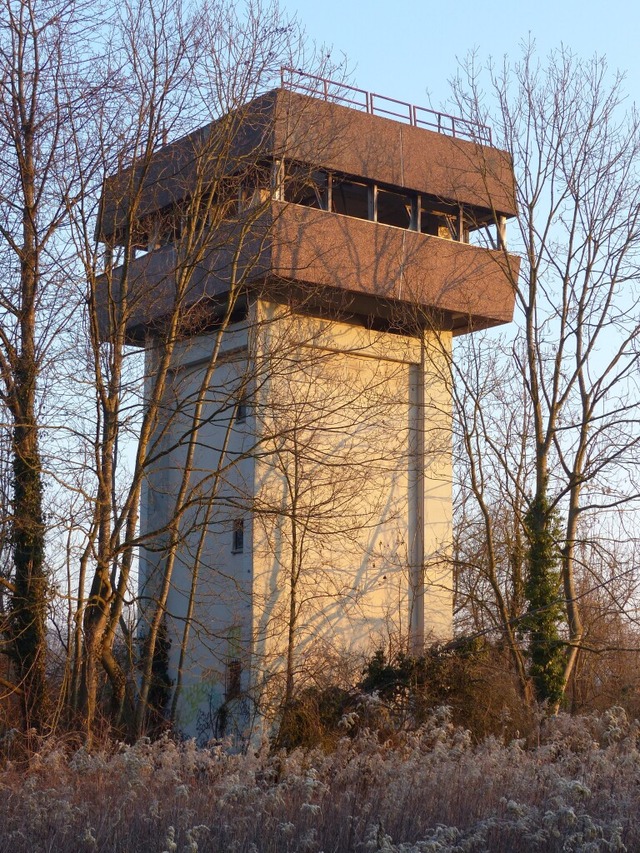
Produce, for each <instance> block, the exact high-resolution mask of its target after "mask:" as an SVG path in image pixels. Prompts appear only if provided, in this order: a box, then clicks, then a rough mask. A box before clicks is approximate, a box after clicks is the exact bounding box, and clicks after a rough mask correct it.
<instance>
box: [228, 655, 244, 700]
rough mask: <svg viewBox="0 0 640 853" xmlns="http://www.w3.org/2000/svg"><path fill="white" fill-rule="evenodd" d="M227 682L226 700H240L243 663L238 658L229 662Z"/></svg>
mask: <svg viewBox="0 0 640 853" xmlns="http://www.w3.org/2000/svg"><path fill="white" fill-rule="evenodd" d="M225 682H226V683H225V691H224V698H225V700H226V701H227V702H228V701H229V700H230V699H238V698H239V696H240V694H241V693H242V662H241V661H239V660H238V659H237V658H234V659H233V660H230V661H228V663H227V671H226V678H225Z"/></svg>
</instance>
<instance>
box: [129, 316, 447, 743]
mask: <svg viewBox="0 0 640 853" xmlns="http://www.w3.org/2000/svg"><path fill="white" fill-rule="evenodd" d="M449 345H450V335H447V334H445V335H442V334H441V333H439V334H436V333H430V332H428V333H426V334H425V335H424V336H422V338H412V337H407V336H402V335H398V334H391V333H388V332H386V333H383V332H375V331H371V330H367V329H364V328H361V327H354V326H352V325H349V324H346V323H343V322H337V321H328V320H321V319H314V318H310V317H306V316H304V315H300V314H292V313H291V312H290V311H289V310H288V309H285V308H283V307H282V306H279V305H275V304H273V303H268V302H264V301H256V302H255V303H254V304H253V305H252V306H251V308H250V311H249V317H248V320H247V322H246V323H244V324H243V325H242V327H239V328H238V329H237V330H236V331H234V332H232V333H231V334H229V332H227V333H225V339H224V344H223V347H222V349H221V350H220V352H219V353H218V354H217V355H216V360H215V365H214V366H213V370H212V372H211V375H207V372H208V371H209V369H210V359H211V355H212V352H213V349H214V347H215V341H214V338H213V336H210V337H202V338H199V339H193V340H191V341H189V342H188V343H185V344H184V345H182V347H181V349H180V351H179V352H178V353H177V354H176V356H175V370H174V372H173V387H172V388H171V390H170V391H169V392H168V393H167V403H166V408H165V413H166V423H165V424H163V425H160V427H159V430H158V435H159V436H160V435H161V438H160V439H159V441H160V443H161V444H162V447H163V449H164V450H165V451H166V456H164V457H163V459H162V462H161V464H159V465H158V466H156V467H155V468H154V470H153V471H152V473H151V475H150V477H149V480H148V483H147V490H146V495H145V501H144V507H143V513H144V515H143V521H142V523H143V526H145V527H146V529H147V530H152V529H153V526H154V525H156V527H158V529H159V534H158V540H157V542H158V543H159V544H161V539H162V532H161V530H160V528H161V526H162V519H166V523H168V522H169V520H170V519H171V517H172V515H173V513H174V502H175V499H176V495H177V492H178V490H179V488H180V482H181V481H182V478H183V476H184V471H185V469H186V468H187V467H189V468H190V470H191V474H190V475H189V486H188V488H189V500H188V501H187V504H188V505H189V509H188V511H187V512H185V513H184V517H183V519H182V521H181V537H180V543H179V546H178V548H177V554H176V561H175V567H174V570H173V577H172V589H171V593H170V595H169V599H168V614H169V618H168V625H169V634H170V638H171V649H170V671H171V675H172V678H174V679H175V678H176V677H177V675H178V670H179V669H180V647H181V645H183V644H184V650H183V667H182V674H181V678H182V688H183V689H182V698H181V701H180V713H179V724H180V726H181V728H182V729H183V730H184V731H186V732H188V733H190V734H201V735H202V734H204V733H205V730H206V726H207V724H210V725H213V723H214V722H215V721H214V720H213V717H212V713H213V715H214V716H215V709H217V708H218V707H219V706H221V705H222V704H223V703H224V701H225V698H229V695H228V694H229V691H230V684H229V681H230V678H233V679H237V678H238V677H239V678H240V682H241V683H240V688H241V690H240V691H239V692H241V693H242V694H243V695H244V696H245V697H246V704H245V712H249V711H250V706H252V703H253V702H254V701H256V702H258V704H259V705H261V706H262V707H265V705H266V706H267V707H268V706H269V705H270V704H271V703H275V702H276V701H277V697H278V696H281V695H282V690H283V686H284V679H285V675H286V671H287V667H288V668H289V669H290V670H291V671H292V672H293V673H294V674H295V677H296V680H299V679H300V678H301V677H302V678H304V677H306V676H308V675H310V674H311V672H312V669H313V667H318V666H321V665H322V661H323V659H324V660H325V661H326V660H329V659H333V660H335V659H336V656H341V655H354V654H359V655H366V654H371V653H372V652H374V651H375V650H376V648H380V647H384V648H388V647H389V645H392V646H393V647H405V648H407V647H410V648H414V649H415V650H419V649H421V648H422V646H423V643H424V641H425V639H426V640H427V641H429V640H436V639H446V638H447V637H449V636H450V635H451V618H452V617H451V614H452V589H451V580H450V578H451V563H450V548H451V452H450V451H451V447H450V444H451V424H450V403H449V393H448V382H449V374H448V355H449ZM212 364H213V363H212ZM150 367H151V365H150ZM203 384H204V385H206V387H207V388H210V389H211V390H210V391H207V392H206V394H205V403H204V406H203V408H202V411H201V412H200V424H201V425H200V427H199V430H198V435H197V439H196V440H195V442H192V446H191V452H192V454H193V455H192V456H191V457H190V460H188V459H187V455H188V453H189V452H190V450H189V440H190V439H193V429H192V424H193V415H194V407H195V406H196V405H197V401H198V399H199V398H200V396H201V388H202V387H203ZM238 400H241V401H242V409H241V412H240V414H241V417H240V418H239V417H238V405H237V403H238ZM240 531H241V541H240V540H239V533H240ZM164 560H166V557H165V556H164V555H162V551H160V552H159V554H158V557H157V558H154V555H153V553H152V551H147V552H146V558H145V562H144V565H145V566H146V574H147V576H148V577H149V578H150V581H149V586H148V590H149V594H153V593H152V585H153V577H154V574H156V573H157V574H162V573H163V571H164V568H165V567H164V566H163V565H162V562H163V561H164ZM154 569H155V570H156V571H154ZM194 571H195V572H196V573H197V587H198V588H197V595H195V596H193V595H192V592H193V590H192V584H193V581H194ZM190 598H192V601H191V606H192V607H193V610H192V611H190V609H189V608H190ZM189 615H190V621H192V622H193V625H192V627H191V631H190V636H189V638H188V639H187V641H186V643H184V640H185V638H184V626H185V624H187V618H188V617H189ZM232 661H233V662H234V663H233V666H234V667H236V670H235V671H234V672H233V673H232V674H231V675H230V672H229V667H230V663H231V662H232ZM238 673H239V674H238ZM232 689H233V690H235V685H232ZM212 720H213V722H212ZM244 722H246V719H245V720H244ZM212 733H213V732H209V735H210V734H212Z"/></svg>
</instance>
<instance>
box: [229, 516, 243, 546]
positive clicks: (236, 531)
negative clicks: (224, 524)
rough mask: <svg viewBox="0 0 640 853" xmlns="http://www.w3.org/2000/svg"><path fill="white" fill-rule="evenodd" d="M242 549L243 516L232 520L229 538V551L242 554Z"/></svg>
mask: <svg viewBox="0 0 640 853" xmlns="http://www.w3.org/2000/svg"><path fill="white" fill-rule="evenodd" d="M243 551H244V518H236V519H234V521H233V536H232V540H231V552H232V553H233V554H242V552H243Z"/></svg>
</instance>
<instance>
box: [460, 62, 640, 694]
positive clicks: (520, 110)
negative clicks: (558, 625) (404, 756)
mask: <svg viewBox="0 0 640 853" xmlns="http://www.w3.org/2000/svg"><path fill="white" fill-rule="evenodd" d="M486 74H487V81H488V86H487V90H486V91H485V90H484V89H483V88H482V87H483V81H484V79H485V78H484V77H483V74H482V70H481V69H479V68H478V67H477V66H476V65H475V62H474V60H473V58H472V60H471V61H470V62H469V63H468V64H467V65H466V66H465V68H464V69H463V73H462V74H461V76H460V77H459V78H458V79H457V80H456V81H454V97H455V100H456V103H457V105H458V107H459V108H461V109H463V110H466V112H467V114H468V115H473V116H475V117H477V116H479V115H482V116H483V117H485V118H486V117H487V115H490V117H491V122H492V124H493V126H494V128H495V131H496V135H497V144H498V145H499V146H501V147H504V148H505V149H506V150H507V151H508V152H509V153H510V154H511V155H512V157H513V160H514V166H515V171H516V195H517V200H518V206H519V225H518V227H517V228H516V229H515V233H514V229H512V231H511V234H510V241H511V249H512V250H513V249H514V248H515V249H516V250H517V251H518V252H519V253H520V255H521V258H522V266H521V270H520V276H519V278H516V277H515V276H514V277H513V287H514V290H515V292H516V299H517V312H518V316H517V329H516V333H515V335H514V336H513V339H511V340H510V339H506V338H502V339H498V338H495V337H491V336H490V337H488V338H487V340H486V341H484V342H483V346H482V350H481V351H480V350H479V348H478V343H477V342H475V341H474V342H471V346H472V347H473V351H471V352H469V353H468V355H467V357H466V358H465V355H464V353H463V351H462V347H461V348H460V350H459V358H458V359H457V360H456V364H458V365H462V364H464V363H465V362H466V363H467V364H470V365H471V366H472V367H473V370H474V371H475V373H476V375H475V376H473V377H472V376H471V375H469V374H467V375H464V371H460V372H459V375H458V379H459V382H458V385H457V387H458V389H459V393H458V395H457V404H458V413H459V415H460V423H461V441H462V444H463V446H464V450H465V453H466V457H467V462H466V463H465V464H464V465H463V468H462V470H464V471H465V472H466V477H465V481H464V483H463V484H462V492H463V494H465V495H468V496H469V497H470V498H472V499H473V500H474V501H475V505H476V510H474V511H473V513H472V515H475V516H476V517H477V518H480V519H481V525H482V529H483V532H482V537H483V539H484V548H485V549H486V551H485V554H486V556H485V555H483V557H482V561H483V565H484V569H483V571H484V577H485V578H486V580H487V582H488V588H489V589H490V591H491V595H492V601H493V602H494V605H495V606H496V608H497V613H498V624H499V626H500V628H499V630H500V632H501V633H502V634H503V635H504V636H505V637H506V638H507V642H508V644H509V646H510V648H512V651H513V655H514V659H515V662H516V665H517V669H518V673H519V675H520V678H521V681H522V680H523V659H522V651H521V646H520V641H519V639H518V636H517V633H518V632H517V626H518V619H520V618H521V617H522V616H523V615H524V610H525V606H524V603H523V599H522V588H523V587H522V585H523V583H525V584H526V582H527V577H529V578H530V577H531V572H532V567H533V565H534V562H533V561H534V559H535V558H534V557H533V556H532V555H533V554H534V552H536V548H538V547H539V543H540V542H541V541H543V540H544V539H545V537H547V540H548V541H549V543H550V545H549V548H550V550H549V551H548V554H549V555H550V557H549V560H550V562H549V563H548V568H549V572H551V574H549V575H548V576H547V580H548V581H549V583H550V588H552V587H553V565H552V564H553V561H554V560H556V558H557V561H558V582H559V584H560V587H559V589H558V590H557V593H554V594H552V595H550V596H548V599H547V602H546V605H541V606H542V608H543V609H545V608H547V607H548V608H554V607H556V605H557V602H558V598H559V600H560V603H561V605H562V610H563V613H564V617H563V620H562V621H563V626H564V627H563V636H562V641H560V640H558V641H557V642H555V641H552V642H551V644H550V645H549V647H548V658H547V664H548V666H549V667H552V666H555V664H553V661H554V660H556V661H558V660H560V657H561V663H562V666H561V669H560V671H559V672H558V674H557V676H555V687H554V688H553V689H551V692H545V691H546V688H544V687H542V686H541V684H542V682H540V683H538V688H539V689H538V696H539V698H545V696H546V697H548V698H550V700H551V704H552V706H553V707H557V704H558V701H559V696H560V695H561V694H562V693H563V692H564V690H566V687H567V684H568V682H569V679H570V677H571V674H572V671H573V668H574V665H575V661H576V656H577V654H578V652H579V649H580V647H581V644H582V642H583V639H584V628H583V623H582V618H581V612H580V590H579V579H580V576H581V574H582V567H581V565H580V559H579V556H578V555H579V546H580V544H581V540H582V537H583V536H585V535H587V534H586V531H585V527H584V526H581V519H582V518H583V516H584V515H585V514H586V513H589V514H590V515H591V517H592V518H593V517H595V516H596V515H597V516H598V517H599V518H601V519H602V520H604V519H606V518H607V517H608V516H609V515H610V514H611V512H612V511H614V510H616V509H617V508H619V507H621V506H625V507H627V508H628V509H630V508H631V507H632V506H635V502H636V501H637V498H638V483H637V476H636V471H635V468H634V465H633V459H634V456H635V455H636V454H637V447H638V442H639V440H640V435H639V430H638V404H639V397H638V383H637V365H638V331H639V328H638V305H639V298H640V294H639V292H638V284H637V270H638V265H637V264H638V248H639V237H640V232H639V220H638V211H639V202H640V184H639V183H638V164H639V154H640V148H639V146H640V126H639V124H638V118H637V116H636V114H635V111H633V110H631V111H627V112H625V108H624V103H623V100H624V93H623V90H622V78H621V77H620V76H619V75H613V76H612V75H610V73H609V72H608V69H607V66H606V63H605V62H604V60H602V59H598V58H594V59H592V60H590V61H586V62H584V61H580V60H578V59H576V58H575V57H574V56H573V55H572V54H571V53H570V52H569V51H567V50H564V49H562V50H558V51H555V52H554V53H552V54H551V56H550V57H549V59H548V61H547V63H546V65H544V66H543V65H542V64H541V63H540V62H539V61H538V60H537V58H536V55H535V51H534V49H533V48H532V47H531V46H529V47H525V48H524V50H523V54H522V57H521V59H520V60H519V61H518V62H516V63H515V64H513V65H512V64H510V63H508V62H505V64H504V65H503V66H502V67H496V66H494V65H489V66H488V67H487V69H486ZM494 107H495V108H494ZM478 358H480V359H481V360H482V361H481V363H479V362H478ZM480 404H482V409H483V412H482V413H480ZM489 471H490V472H491V478H488V477H487V474H488V472H489ZM465 500H466V498H465ZM466 505H467V507H469V506H470V505H469V504H468V503H467V504H466ZM530 507H531V508H537V510H536V511H535V512H533V513H530V515H529V522H528V525H527V526H526V528H525V527H524V526H523V525H524V520H525V515H526V513H527V510H528V508H530ZM509 517H510V519H511V520H510V521H508V522H507V521H505V519H507V518H509ZM556 524H559V525H560V527H559V533H555V532H554V529H555V527H556ZM507 528H508V529H509V530H510V534H509V537H508V538H505V536H504V531H505V530H506V529H507ZM588 536H589V537H593V536H595V537H596V538H597V533H594V529H593V526H590V529H589V533H588ZM498 540H501V542H502V548H501V550H500V551H498V550H497V548H496V543H497V541H498ZM536 553H537V552H536ZM554 553H555V556H554ZM467 577H469V575H467ZM485 589H487V587H486V586H485ZM509 596H511V599H512V601H513V602H514V603H515V605H516V607H515V609H514V608H512V607H510V606H509V604H508V601H507V599H508V598H509ZM532 615H534V616H535V613H533V611H532V609H531V607H529V618H530V617H531V616H532ZM521 627H523V626H522V624H521ZM530 640H531V643H530V648H529V654H531V653H535V648H533V649H532V648H531V647H532V646H534V647H535V645H536V643H535V639H534V634H533V632H531V633H530ZM523 686H524V684H523ZM547 687H548V685H547Z"/></svg>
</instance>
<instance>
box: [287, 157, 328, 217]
mask: <svg viewBox="0 0 640 853" xmlns="http://www.w3.org/2000/svg"><path fill="white" fill-rule="evenodd" d="M327 183H328V181H327V173H326V172H313V171H309V169H305V168H304V167H303V166H299V167H298V166H292V167H290V169H289V174H288V175H287V179H286V183H285V188H284V200H285V201H290V202H292V203H293V204H302V205H304V206H305V207H315V208H317V209H318V210H327V209H328V193H327Z"/></svg>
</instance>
